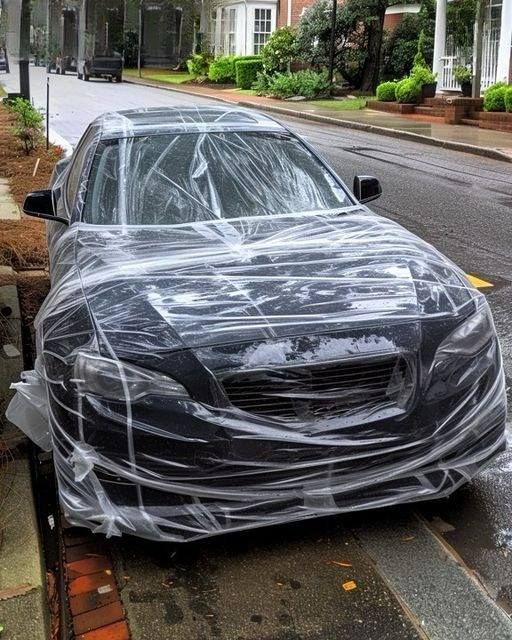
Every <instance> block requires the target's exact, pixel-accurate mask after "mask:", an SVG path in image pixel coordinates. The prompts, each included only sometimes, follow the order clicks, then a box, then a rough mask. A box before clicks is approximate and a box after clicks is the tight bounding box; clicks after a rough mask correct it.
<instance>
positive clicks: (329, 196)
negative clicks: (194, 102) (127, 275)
mask: <svg viewBox="0 0 512 640" xmlns="http://www.w3.org/2000/svg"><path fill="white" fill-rule="evenodd" d="M86 193H87V195H86V199H85V203H84V208H83V215H82V218H83V220H84V221H85V222H90V223H92V224H137V225H138V224H140V225H157V224H158V225H168V224H181V223H188V222H195V221H205V220H214V219H219V218H240V217H245V216H263V215H274V214H283V213H294V212H308V211H316V210H332V209H339V208H340V207H345V206H348V205H350V204H351V202H350V200H349V199H348V196H347V194H346V193H345V192H344V190H343V189H342V188H341V187H340V186H339V184H338V183H337V182H336V180H335V179H334V178H333V176H332V175H331V174H330V173H329V172H328V171H327V170H326V168H325V167H324V166H323V165H322V163H321V162H320V161H319V160H317V158H316V157H315V156H314V155H313V154H312V153H311V152H310V151H309V150H308V149H307V148H306V147H305V146H304V145H303V144H302V142H301V141H300V140H298V139H297V138H295V137H293V136H292V135H289V134H283V133H262V132H235V131H231V132H220V133H213V132H208V133H180V134H172V135H170V134H168V135H153V136H147V137H133V138H126V139H119V140H108V141H103V142H101V143H100V145H99V147H98V149H97V151H96V154H95V158H94V161H93V166H92V169H91V173H90V178H89V181H88V188H87V190H86Z"/></svg>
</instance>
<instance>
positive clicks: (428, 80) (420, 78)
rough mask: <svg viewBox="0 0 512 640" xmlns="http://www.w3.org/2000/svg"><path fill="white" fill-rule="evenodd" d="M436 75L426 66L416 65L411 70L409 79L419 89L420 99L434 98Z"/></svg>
mask: <svg viewBox="0 0 512 640" xmlns="http://www.w3.org/2000/svg"><path fill="white" fill-rule="evenodd" d="M436 77H437V75H436V74H435V73H432V71H431V70H430V69H429V68H428V67H427V66H422V65H416V66H414V67H413V68H412V71H411V75H410V78H411V79H412V80H413V81H414V82H415V83H416V84H418V85H419V86H420V87H421V99H422V100H425V98H435V97H436V89H437V82H436Z"/></svg>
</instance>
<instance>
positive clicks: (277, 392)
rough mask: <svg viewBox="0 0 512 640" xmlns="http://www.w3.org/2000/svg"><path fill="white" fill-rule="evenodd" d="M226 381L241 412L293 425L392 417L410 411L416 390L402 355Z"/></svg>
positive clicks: (281, 369) (260, 372)
mask: <svg viewBox="0 0 512 640" xmlns="http://www.w3.org/2000/svg"><path fill="white" fill-rule="evenodd" d="M221 382H222V384H223V386H224V389H225V391H226V394H227V396H228V398H229V401H230V402H231V404H232V405H234V406H235V407H237V408H238V409H241V410H242V411H246V412H247V413H252V414H255V415H258V416H265V417H269V418H279V419H283V420H287V421H297V420H300V421H311V420H315V419H318V418H328V417H331V416H333V417H335V416H357V415H359V414H360V413H361V412H363V411H364V412H365V414H367V415H369V414H370V413H371V414H372V415H373V416H374V419H377V417H387V416H389V415H390V413H393V414H397V413H399V412H401V411H404V410H405V406H406V405H407V402H408V400H409V398H410V397H411V395H412V390H413V375H412V370H411V363H410V361H409V360H408V359H407V357H406V356H405V355H402V354H393V355H387V356H377V357H373V358H371V359H370V358H365V359H364V360H363V359H352V360H345V361H337V362H323V363H315V364H306V365H299V366H297V365H293V366H285V367H279V368H277V367H276V368H274V367H272V368H267V369H252V370H250V371H237V372H236V373H230V374H227V375H224V376H223V377H222V378H221Z"/></svg>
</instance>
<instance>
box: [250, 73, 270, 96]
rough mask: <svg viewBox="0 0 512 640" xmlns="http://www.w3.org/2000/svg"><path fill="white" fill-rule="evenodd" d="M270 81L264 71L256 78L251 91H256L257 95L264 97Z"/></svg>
mask: <svg viewBox="0 0 512 640" xmlns="http://www.w3.org/2000/svg"><path fill="white" fill-rule="evenodd" d="M270 79H271V76H270V75H268V74H266V73H265V72H264V71H261V72H260V73H258V75H257V76H256V82H255V83H254V84H253V89H254V90H255V91H256V94H257V95H259V96H264V95H266V94H267V90H268V87H269V84H270Z"/></svg>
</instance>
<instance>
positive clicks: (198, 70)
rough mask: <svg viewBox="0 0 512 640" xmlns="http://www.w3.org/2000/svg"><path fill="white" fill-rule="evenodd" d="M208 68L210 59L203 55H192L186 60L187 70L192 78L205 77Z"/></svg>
mask: <svg viewBox="0 0 512 640" xmlns="http://www.w3.org/2000/svg"><path fill="white" fill-rule="evenodd" d="M209 66H210V58H209V57H208V56H207V55H206V54H204V53H194V54H193V55H191V56H190V58H189V59H188V60H187V69H188V72H189V73H190V75H191V76H192V77H194V78H199V76H207V75H208V68H209Z"/></svg>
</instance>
